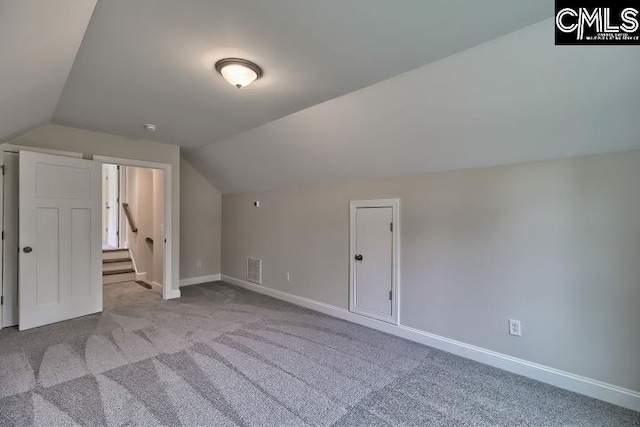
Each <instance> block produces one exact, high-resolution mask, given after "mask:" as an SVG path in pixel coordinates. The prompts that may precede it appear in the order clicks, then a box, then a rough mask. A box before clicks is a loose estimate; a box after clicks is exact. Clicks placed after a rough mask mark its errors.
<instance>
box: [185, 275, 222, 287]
mask: <svg viewBox="0 0 640 427" xmlns="http://www.w3.org/2000/svg"><path fill="white" fill-rule="evenodd" d="M220 280H222V275H221V274H211V275H209V276H200V277H190V278H188V279H180V286H191V285H198V284H200V283H209V282H219V281H220Z"/></svg>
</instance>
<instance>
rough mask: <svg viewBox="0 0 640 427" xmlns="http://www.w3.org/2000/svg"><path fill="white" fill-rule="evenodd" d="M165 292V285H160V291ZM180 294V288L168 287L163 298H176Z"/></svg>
mask: <svg viewBox="0 0 640 427" xmlns="http://www.w3.org/2000/svg"><path fill="white" fill-rule="evenodd" d="M164 292H165V287H164V286H163V287H162V293H164ZM181 296H182V293H181V292H180V289H169V292H168V293H167V297H166V298H164V297H163V298H164V299H176V298H180V297H181Z"/></svg>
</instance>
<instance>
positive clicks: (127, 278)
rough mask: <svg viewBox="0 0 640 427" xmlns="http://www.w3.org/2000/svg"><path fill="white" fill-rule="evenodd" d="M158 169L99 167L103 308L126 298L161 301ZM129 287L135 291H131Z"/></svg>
mask: <svg viewBox="0 0 640 427" xmlns="http://www.w3.org/2000/svg"><path fill="white" fill-rule="evenodd" d="M164 175H165V172H164V170H162V169H157V168H149V167H141V166H127V165H120V164H114V163H103V164H102V278H103V286H104V306H105V308H110V307H111V306H114V305H118V304H120V303H121V302H122V301H123V300H125V302H126V299H127V298H129V296H130V295H131V293H132V292H145V291H147V292H153V293H156V294H157V295H158V297H161V295H162V288H163V285H164V283H165V280H164V262H165V260H164V250H165V245H164V242H165V218H164V213H165V212H164V206H165V203H164V200H165V194H164V182H165V176H164ZM133 284H136V285H139V286H132V285H133Z"/></svg>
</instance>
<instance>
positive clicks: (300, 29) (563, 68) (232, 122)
mask: <svg viewBox="0 0 640 427" xmlns="http://www.w3.org/2000/svg"><path fill="white" fill-rule="evenodd" d="M94 6H95V11H94ZM92 12H93V16H92ZM552 14H553V2H551V1H548V0H543V1H531V0H484V1H481V2H480V1H478V2H471V1H468V0H448V1H440V0H403V1H394V2H391V1H388V0H340V1H337V0H336V1H333V0H330V1H317V0H269V1H257V0H181V1H175V0H135V1H130V0H102V1H100V2H98V4H97V6H96V1H95V0H56V1H50V0H0V61H2V62H1V64H0V141H2V140H7V139H8V138H9V137H10V136H11V135H15V134H17V133H19V132H21V131H23V130H25V129H27V128H30V127H34V126H37V125H38V124H41V123H46V122H49V121H50V120H52V121H53V122H54V123H57V124H64V125H69V126H74V127H78V128H85V129H91V130H97V131H103V132H110V133H115V134H119V135H122V136H125V137H130V138H134V139H138V138H144V139H155V140H157V141H162V142H168V143H173V144H179V145H181V146H183V148H184V149H183V152H184V153H185V155H186V157H187V158H188V159H189V160H190V161H191V162H192V163H193V164H194V165H195V166H196V167H197V168H198V169H199V171H200V172H201V173H202V174H203V175H205V176H206V177H207V178H208V179H209V180H210V181H211V182H212V184H214V185H215V186H216V187H218V188H220V189H221V190H222V191H223V192H240V191H251V190H260V189H273V188H282V187H290V186H299V185H314V184H320V183H324V182H329V181H339V180H345V179H360V178H371V177H381V176H392V175H399V174H406V173H417V172H426V171H434V170H445V169H456V168H466V167H474V166H488V165H496V164H506V163H515V162H524V161H532V160H541V159H549V158H557V157H567V156H576V155H581V154H589V153H597V152H607V151H617V150H628V149H640V139H638V137H637V135H638V134H640V120H637V118H638V117H640V96H639V95H640V85H638V84H637V76H638V75H640V51H639V50H638V49H639V48H638V47H625V46H623V47H612V46H606V47H593V46H589V47H568V46H554V41H553V20H552V19H545V18H549V17H550V16H552ZM89 19H91V23H90V24H89V25H88V28H87V24H88V23H89ZM85 30H86V33H85ZM83 37H84V39H83ZM81 41H82V44H81V46H80V48H79V50H78V46H79V45H80V43H81ZM465 49H466V50H465ZM226 56H241V57H245V58H248V59H251V60H254V61H256V62H258V63H259V64H260V65H262V66H263V67H264V69H265V77H264V78H263V79H261V80H259V81H257V82H256V83H255V84H254V85H252V86H250V87H249V88H246V89H243V90H240V91H238V90H236V89H234V88H233V87H231V86H230V85H228V84H227V83H226V82H225V81H224V80H223V79H222V78H220V77H219V76H217V75H216V74H215V73H214V72H213V71H212V66H213V63H214V62H215V61H216V60H217V59H220V58H222V57H226ZM74 58H75V63H74ZM72 64H73V68H72V69H71V67H72ZM70 69H71V72H69V70H70ZM402 73H405V74H402ZM67 76H68V78H67ZM65 81H66V85H65ZM63 87H64V90H63ZM56 104H57V108H56ZM54 110H55V112H54ZM52 115H53V118H52ZM148 122H152V123H156V124H157V125H158V126H159V130H158V132H156V133H154V134H149V133H144V131H143V130H142V124H143V123H148Z"/></svg>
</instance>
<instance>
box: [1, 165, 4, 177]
mask: <svg viewBox="0 0 640 427" xmlns="http://www.w3.org/2000/svg"><path fill="white" fill-rule="evenodd" d="M0 169H2V175H4V165H2V166H0Z"/></svg>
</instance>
